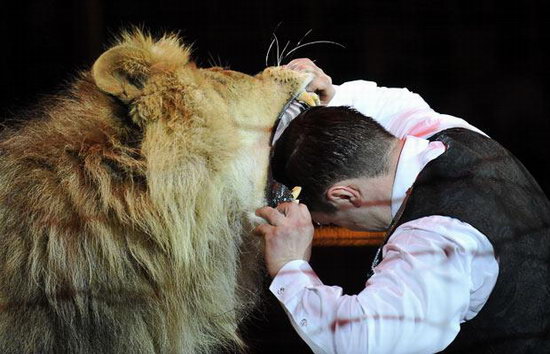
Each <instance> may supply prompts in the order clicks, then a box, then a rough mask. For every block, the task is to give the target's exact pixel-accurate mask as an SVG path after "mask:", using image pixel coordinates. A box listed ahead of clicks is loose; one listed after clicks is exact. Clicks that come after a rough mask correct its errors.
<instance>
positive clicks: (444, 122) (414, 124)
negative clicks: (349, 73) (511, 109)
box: [329, 80, 486, 138]
mask: <svg viewBox="0 0 550 354" xmlns="http://www.w3.org/2000/svg"><path fill="white" fill-rule="evenodd" d="M334 87H335V89H336V93H335V95H334V97H333V98H332V100H331V101H330V103H329V106H351V107H354V108H355V109H357V110H358V111H359V112H361V113H362V114H364V115H366V116H368V117H371V118H373V119H374V120H376V121H377V122H378V123H380V124H381V125H382V126H383V127H384V128H385V129H386V130H387V131H389V132H390V133H392V134H393V135H395V136H396V137H398V138H404V137H405V136H407V135H413V136H416V137H419V138H427V137H430V136H431V135H433V134H435V133H437V132H440V131H442V130H445V129H449V128H466V129H470V130H473V131H475V132H478V133H481V134H484V135H486V134H485V133H483V132H482V131H481V130H479V129H478V128H476V127H474V126H472V125H471V124H469V123H468V122H466V121H465V120H464V119H461V118H457V117H454V116H451V115H448V114H440V113H437V112H435V111H434V110H433V109H431V108H430V106H429V105H428V104H427V103H426V102H425V101H424V100H423V99H422V97H420V95H418V94H416V93H413V92H411V91H409V90H408V89H406V88H387V87H378V86H377V84H376V83H375V82H372V81H363V80H357V81H350V82H346V83H344V84H342V85H339V86H338V85H334Z"/></svg>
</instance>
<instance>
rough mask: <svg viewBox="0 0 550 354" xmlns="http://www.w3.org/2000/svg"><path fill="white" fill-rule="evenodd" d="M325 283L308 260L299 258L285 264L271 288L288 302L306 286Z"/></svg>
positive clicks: (283, 301)
mask: <svg viewBox="0 0 550 354" xmlns="http://www.w3.org/2000/svg"><path fill="white" fill-rule="evenodd" d="M319 285H323V283H322V282H321V280H320V279H319V277H317V274H315V272H314V271H313V269H312V268H311V266H310V265H309V263H308V262H306V261H304V260H301V259H298V260H294V261H290V262H288V263H287V264H285V265H284V266H283V267H282V268H281V269H280V270H279V272H278V273H277V275H276V276H275V278H273V281H272V282H271V286H270V287H269V290H270V291H271V292H272V293H273V295H275V297H276V298H277V299H278V300H279V301H280V302H282V303H283V304H284V303H286V302H287V301H288V300H290V299H292V298H293V297H294V296H295V295H296V294H297V293H299V292H300V291H302V290H303V289H304V288H307V287H311V286H319Z"/></svg>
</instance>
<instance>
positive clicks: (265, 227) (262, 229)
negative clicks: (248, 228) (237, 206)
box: [252, 224, 275, 237]
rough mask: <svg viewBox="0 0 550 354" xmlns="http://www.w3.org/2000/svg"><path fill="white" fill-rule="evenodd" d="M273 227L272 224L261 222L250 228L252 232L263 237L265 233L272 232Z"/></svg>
mask: <svg viewBox="0 0 550 354" xmlns="http://www.w3.org/2000/svg"><path fill="white" fill-rule="evenodd" d="M274 228H275V226H272V225H269V224H261V225H258V226H256V227H255V228H254V229H253V230H252V234H253V235H256V236H261V237H265V236H266V235H268V234H270V233H272V232H273V229H274Z"/></svg>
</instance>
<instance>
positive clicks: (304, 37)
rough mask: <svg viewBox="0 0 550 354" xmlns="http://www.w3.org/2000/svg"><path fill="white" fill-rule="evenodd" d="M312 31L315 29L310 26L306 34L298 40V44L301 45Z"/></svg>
mask: <svg viewBox="0 0 550 354" xmlns="http://www.w3.org/2000/svg"><path fill="white" fill-rule="evenodd" d="M311 31H313V28H310V29H309V31H307V32H306V34H304V36H303V37H302V38H300V40H299V41H298V43H296V46H299V45H300V44H302V41H303V40H304V39H306V37H307V36H308V34H310V33H311Z"/></svg>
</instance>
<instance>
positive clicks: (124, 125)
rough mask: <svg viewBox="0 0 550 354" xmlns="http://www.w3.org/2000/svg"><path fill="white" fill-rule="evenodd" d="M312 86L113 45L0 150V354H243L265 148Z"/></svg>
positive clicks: (165, 43)
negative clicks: (236, 353)
mask: <svg viewBox="0 0 550 354" xmlns="http://www.w3.org/2000/svg"><path fill="white" fill-rule="evenodd" d="M310 79H311V78H310V77H309V76H308V75H306V74H300V73H297V72H293V71H290V70H287V69H285V68H281V67H272V68H267V69H266V70H264V71H263V72H261V73H260V74H258V75H256V76H248V75H245V74H242V73H239V72H235V71H230V70H225V69H223V68H218V67H214V68H208V69H204V68H199V67H197V66H196V65H195V64H194V63H193V62H192V61H191V60H190V50H189V47H187V46H185V45H182V44H181V43H180V41H179V39H178V38H177V37H176V36H173V35H168V36H165V37H163V38H161V39H159V40H153V39H152V38H151V37H150V36H148V35H145V34H143V33H141V32H139V31H135V32H133V33H129V34H125V35H123V36H122V38H121V40H120V41H119V42H118V43H117V44H116V45H115V46H113V47H112V48H111V49H109V50H107V51H106V52H105V53H103V54H102V55H101V56H100V57H99V58H98V59H97V61H96V62H95V64H94V65H93V67H92V69H91V71H89V72H84V73H83V74H82V75H81V77H79V78H78V79H77V80H75V82H74V83H73V84H72V86H71V87H70V89H69V90H68V91H67V92H65V93H63V94H60V95H58V96H57V97H55V98H53V99H52V100H50V102H49V103H47V104H44V105H43V107H42V109H41V110H40V112H41V113H40V114H38V115H39V116H37V117H30V118H31V119H30V120H29V121H28V122H26V123H24V124H22V125H21V126H20V127H18V128H14V129H9V130H6V131H4V132H3V133H2V136H1V140H0V202H1V203H0V230H1V231H0V232H1V234H0V351H1V352H14V351H26V352H50V351H52V352H54V351H69V352H98V351H100V352H101V351H112V352H140V353H141V352H209V351H211V350H212V349H213V348H215V347H217V346H220V345H225V346H232V345H237V346H238V345H239V339H238V335H237V334H236V330H237V324H238V322H239V321H240V320H241V318H242V317H243V314H244V313H246V310H247V309H249V308H250V302H251V301H252V298H253V293H254V291H255V288H254V285H253V281H252V279H253V278H254V274H255V273H256V272H257V271H258V267H259V265H260V262H259V259H260V252H259V248H258V242H259V241H258V240H256V239H255V238H253V237H252V236H249V231H250V230H251V229H252V225H251V222H252V219H253V212H254V210H255V209H256V208H258V207H260V206H262V205H264V204H265V203H266V200H265V192H266V183H267V181H268V159H269V152H270V139H271V135H272V131H273V127H274V124H275V122H276V120H277V118H278V117H279V116H280V114H281V112H282V111H283V109H284V108H285V107H286V105H287V104H288V103H289V102H290V101H291V100H292V99H294V98H296V97H297V96H298V95H299V94H300V93H302V92H303V91H304V88H305V87H306V85H307V84H308V82H309V80H310Z"/></svg>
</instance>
